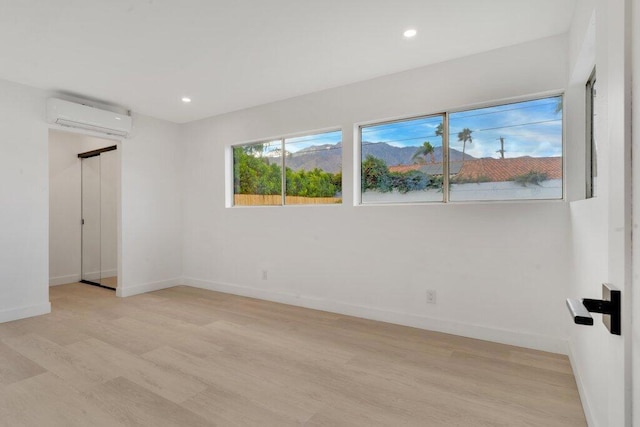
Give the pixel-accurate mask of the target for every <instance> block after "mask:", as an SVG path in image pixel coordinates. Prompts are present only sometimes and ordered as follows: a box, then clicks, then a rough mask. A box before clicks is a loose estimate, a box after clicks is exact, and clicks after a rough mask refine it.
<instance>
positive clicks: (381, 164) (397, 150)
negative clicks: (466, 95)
mask: <svg viewBox="0 0 640 427" xmlns="http://www.w3.org/2000/svg"><path fill="white" fill-rule="evenodd" d="M443 120H444V115H437V116H428V117H419V118H414V119H409V120H402V121H395V122H389V123H381V124H375V125H370V126H362V127H361V128H360V141H361V148H362V149H361V157H362V159H361V160H362V171H361V187H362V200H361V201H362V203H403V202H442V201H443V192H442V173H443V170H442V168H443V165H444V163H443V161H442V160H443V148H442V141H443V124H444V121H443Z"/></svg>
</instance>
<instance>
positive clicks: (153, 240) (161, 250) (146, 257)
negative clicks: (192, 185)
mask: <svg viewBox="0 0 640 427" xmlns="http://www.w3.org/2000/svg"><path fill="white" fill-rule="evenodd" d="M133 122H134V130H133V133H132V135H131V137H130V138H129V139H126V140H125V141H123V142H122V152H121V153H120V155H121V162H122V163H121V167H122V172H121V177H122V190H121V191H122V224H121V230H122V248H121V250H122V268H119V269H118V270H119V271H122V286H121V287H120V286H119V287H118V295H120V296H129V295H134V294H137V293H142V292H148V291H151V290H155V289H161V288H163V287H169V286H173V285H176V284H178V283H179V281H180V278H181V276H182V209H181V206H182V191H183V185H182V176H181V174H182V164H183V161H182V158H183V151H184V148H183V147H182V140H181V139H182V138H181V134H180V126H179V125H177V124H174V123H169V122H166V121H163V120H157V119H153V118H150V117H146V116H140V115H134V117H133Z"/></svg>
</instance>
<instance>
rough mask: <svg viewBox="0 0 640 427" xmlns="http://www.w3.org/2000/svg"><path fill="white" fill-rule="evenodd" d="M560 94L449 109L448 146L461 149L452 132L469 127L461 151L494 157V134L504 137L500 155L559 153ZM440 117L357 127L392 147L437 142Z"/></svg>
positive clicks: (366, 138) (496, 140)
mask: <svg viewBox="0 0 640 427" xmlns="http://www.w3.org/2000/svg"><path fill="white" fill-rule="evenodd" d="M559 99H560V97H553V98H545V99H539V100H533V101H526V102H520V103H515V104H505V105H500V106H497V107H489V108H482V109H476V110H468V111H461V112H457V113H451V114H450V115H449V126H450V135H451V137H450V144H449V145H450V146H451V148H454V149H456V150H459V151H462V143H461V142H459V141H458V132H460V131H461V130H462V129H463V128H469V129H471V130H472V134H471V137H472V140H473V142H472V143H467V145H466V149H465V152H467V153H468V154H470V155H472V156H474V157H494V158H498V157H499V153H498V152H497V151H498V150H499V149H500V140H499V139H500V137H503V138H504V141H505V151H506V152H505V157H520V156H533V157H552V156H561V155H562V113H556V112H555V109H556V106H557V104H558V100H559ZM441 120H442V119H441V117H440V116H436V117H427V118H421V119H415V120H411V121H403V122H395V123H389V124H384V125H376V126H368V127H365V128H363V129H362V140H363V141H367V142H386V143H388V144H390V145H394V146H396V147H408V146H416V147H418V146H420V145H422V143H423V142H424V141H429V142H430V143H431V145H433V146H434V147H438V146H441V145H442V139H441V138H440V137H436V136H435V129H436V127H437V126H438V124H439V123H440V122H441Z"/></svg>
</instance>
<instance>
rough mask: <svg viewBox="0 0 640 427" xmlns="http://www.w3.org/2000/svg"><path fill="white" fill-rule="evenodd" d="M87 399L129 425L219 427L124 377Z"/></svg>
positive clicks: (100, 388) (96, 391) (95, 389)
mask: <svg viewBox="0 0 640 427" xmlns="http://www.w3.org/2000/svg"><path fill="white" fill-rule="evenodd" d="M86 396H87V397H88V398H89V399H90V400H91V401H92V402H93V403H94V404H95V405H97V406H99V407H100V408H102V409H103V410H104V411H106V412H108V413H109V414H110V415H111V416H112V417H113V418H115V419H116V420H117V421H118V422H119V423H121V424H122V425H125V426H167V427H169V426H175V427H185V426H189V427H200V426H203V427H204V426H212V425H215V424H214V423H213V422H211V421H207V420H206V419H204V418H202V417H200V416H198V415H196V414H195V413H193V412H191V411H189V410H187V409H185V408H184V407H182V406H180V405H178V404H176V403H174V402H171V401H170V400H167V399H164V398H163V397H161V396H158V395H157V394H155V393H153V392H150V391H149V390H147V389H146V388H144V387H141V386H139V385H137V384H135V383H133V382H131V381H129V380H128V379H126V378H123V377H118V378H115V379H113V380H111V381H108V382H106V383H104V384H101V385H99V386H97V387H95V388H93V389H92V390H90V391H88V392H87V393H86Z"/></svg>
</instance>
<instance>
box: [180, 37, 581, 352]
mask: <svg viewBox="0 0 640 427" xmlns="http://www.w3.org/2000/svg"><path fill="white" fill-rule="evenodd" d="M566 58H567V39H566V38H565V37H562V36H560V37H553V38H548V39H544V40H540V41H536V42H533V43H527V44H524V45H520V46H514V47H510V48H505V49H500V50H497V51H492V52H487V53H483V54H480V55H474V56H471V57H467V58H463V59H459V60H455V61H451V62H446V63H442V64H437V65H434V66H430V67H426V68H422V69H416V70H411V71H407V72H404V73H400V74H395V75H391V76H386V77H382V78H378V79H375V80H371V81H366V82H361V83H357V84H353V85H349V86H345V87H341V88H336V89H332V90H326V91H322V92H318V93H315V94H311V95H307V96H302V97H298V98H294V99H290V100H286V101H282V102H277V103H273V104H269V105H264V106H260V107H256V108H251V109H247V110H243V111H239V112H235V113H230V114H226V115H222V116H218V117H214V118H210V119H207V120H203V121H199V122H195V123H192V124H188V125H185V129H186V130H185V141H187V142H188V143H187V145H186V158H185V177H184V179H185V187H184V188H185V191H184V218H183V227H184V252H183V268H184V274H185V283H187V284H191V285H194V286H200V287H204V288H208V289H216V290H222V291H225V292H231V293H237V294H243V295H250V296H256V297H259V298H265V299H271V300H276V301H283V302H287V303H291V304H297V305H302V306H309V307H315V308H320V309H325V310H329V311H335V312H342V313H347V314H354V315H358V316H362V317H368V318H374V319H380V320H386V321H391V322H396V323H400V324H407V325H413V326H418V327H424V328H428V329H434V330H441V331H446V332H453V333H457V334H460V335H467V336H473V337H478V338H485V339H490V340H494V341H499V342H506V343H511V344H516V345H522V346H526V347H532V348H538V349H544V350H550V351H555V352H560V353H563V352H565V351H566V347H565V345H566V344H565V339H566V337H567V333H568V332H567V326H568V324H567V321H566V320H567V314H566V309H565V307H564V299H565V297H566V293H567V286H568V285H567V283H568V279H569V269H568V268H567V265H568V262H569V260H570V256H569V249H570V248H569V239H568V230H569V229H570V224H569V216H568V206H567V204H566V203H565V202H561V201H560V202H533V203H531V202H513V203H484V204H483V203H474V204H457V205H455V204H449V205H429V206H416V205H413V206H353V200H354V192H353V188H352V185H351V183H352V182H353V178H354V166H353V164H354V159H353V156H354V155H353V133H354V129H353V124H354V123H358V122H362V121H371V120H376V119H388V118H397V117H405V116H411V115H415V114H423V113H436V112H440V111H443V110H446V109H452V108H456V107H462V106H472V105H474V104H476V103H484V102H487V101H493V100H503V99H507V98H511V97H518V96H523V95H529V94H537V93H543V92H546V91H555V90H562V89H563V87H564V85H565V83H566V75H567V72H568V71H567V63H566ZM336 126H337V127H342V129H343V140H344V141H343V142H344V150H343V176H344V194H343V196H344V203H343V205H341V206H338V205H335V206H313V207H309V206H290V207H276V208H264V207H263V208H259V207H254V208H225V185H226V184H225V177H226V173H227V172H226V168H227V165H226V164H225V158H226V157H225V149H227V148H228V147H229V145H231V144H236V143H240V142H245V141H251V140H259V139H263V138H267V137H271V136H280V135H287V134H291V133H296V132H304V131H312V130H317V129H324V128H331V127H336ZM262 270H268V280H262V273H261V272H262ZM427 289H434V290H436V291H437V304H436V305H427V304H426V290H427Z"/></svg>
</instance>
